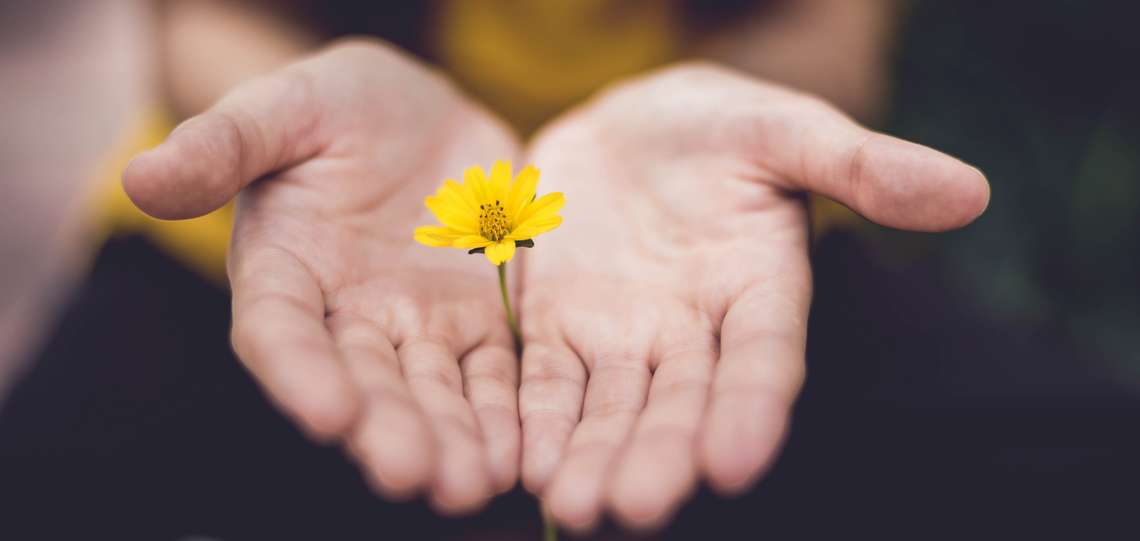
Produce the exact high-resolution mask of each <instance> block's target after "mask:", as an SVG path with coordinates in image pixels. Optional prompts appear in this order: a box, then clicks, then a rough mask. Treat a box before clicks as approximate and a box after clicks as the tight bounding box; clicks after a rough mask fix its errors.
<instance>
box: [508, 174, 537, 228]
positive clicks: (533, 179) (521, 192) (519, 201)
mask: <svg viewBox="0 0 1140 541" xmlns="http://www.w3.org/2000/svg"><path fill="white" fill-rule="evenodd" d="M538 176H539V173H538V168H536V167H535V166H533V165H528V166H526V167H524V168H523V170H522V171H519V174H518V176H516V177H515V181H514V183H513V184H511V190H510V192H509V193H508V194H507V201H506V211H507V218H508V219H510V220H511V223H512V224H513V223H518V222H517V221H516V220H517V219H518V217H519V213H521V212H522V210H523V207H525V206H526V204H527V203H530V202H531V201H532V200H533V199H534V191H535V190H536V189H538Z"/></svg>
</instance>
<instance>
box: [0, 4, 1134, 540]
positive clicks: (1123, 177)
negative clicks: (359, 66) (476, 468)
mask: <svg viewBox="0 0 1140 541" xmlns="http://www.w3.org/2000/svg"><path fill="white" fill-rule="evenodd" d="M1137 15H1140V13H1138V9H1137V8H1136V7H1135V6H1134V5H1133V4H1132V3H1130V2H1114V1H1110V0H1100V1H1094V0H1089V1H1076V0H1071V1H1066V0H1039V1H1032V2H1031V1H1028V0H1026V1H1009V2H984V1H978V0H962V1H936V0H910V1H903V0H768V1H757V0H752V1H748V0H716V1H700V2H698V1H696V0H687V1H683V0H614V1H605V0H578V1H573V0H561V1H555V0H549V1H548V0H541V1H526V0H487V1H483V2H473V1H462V0H452V1H446V0H436V1H431V2H400V3H391V2H348V1H331V2H316V1H302V0H293V1H281V2H271V1H256V2H254V1H250V2H237V1H233V2H222V1H213V0H210V1H206V0H203V1H192V0H182V1H179V0H168V1H164V2H146V1H141V0H106V1H86V0H41V1H33V0H26V1H21V0H7V1H4V2H0V190H2V191H0V193H2V195H0V539H41V538H42V539H73V538H97V539H101V538H109V539H223V540H236V539H281V538H327V539H357V538H368V539H383V538H400V539H402V538H420V539H434V538H440V539H533V538H537V533H538V528H539V525H538V522H537V519H536V516H537V515H536V511H535V509H534V504H533V502H532V500H531V499H530V498H529V497H528V496H527V495H525V494H523V493H522V492H521V491H515V492H513V493H511V494H510V495H508V496H506V497H504V498H500V499H499V500H497V501H496V502H495V503H493V504H492V506H491V507H490V508H489V509H488V510H487V511H485V512H484V513H482V514H480V515H478V516H476V517H472V518H468V519H461V520H448V519H441V518H438V517H435V516H434V515H433V514H432V513H431V512H430V511H429V510H428V509H427V508H426V506H424V505H422V504H420V503H415V502H413V503H408V504H391V503H387V502H384V501H382V500H380V499H379V498H377V497H375V496H373V495H371V494H370V493H369V492H368V490H367V488H366V486H365V485H364V483H363V482H362V481H361V479H360V478H359V477H358V475H357V474H356V472H355V469H354V467H353V466H352V465H350V464H349V463H348V462H347V460H346V459H345V458H344V457H343V456H342V455H341V454H340V452H339V451H338V450H337V449H334V448H322V447H317V446H314V445H312V444H310V443H309V442H307V441H306V440H305V439H304V438H303V437H302V436H301V435H300V433H299V432H298V431H297V430H295V429H294V428H293V426H292V425H291V424H290V423H289V422H287V421H286V420H285V419H284V418H282V417H281V416H280V415H279V414H278V413H277V412H276V411H275V410H274V409H273V408H272V406H271V405H270V404H269V403H268V402H267V401H266V399H265V398H264V397H263V396H262V395H261V393H260V392H259V391H258V389H257V387H256V386H255V384H254V383H253V381H252V380H251V379H250V377H249V376H248V375H247V374H246V373H245V372H244V371H243V369H242V368H241V366H240V364H239V363H238V362H237V361H236V359H234V357H233V354H232V352H231V351H230V349H229V343H228V325H229V319H228V318H229V299H228V293H227V290H226V287H225V278H224V270H223V268H222V263H223V260H224V252H225V243H226V239H227V237H228V227H229V220H230V212H229V210H228V209H223V210H222V211H219V212H217V213H215V214H212V215H210V216H207V217H204V218H200V219H197V220H192V221H189V222H178V223H162V222H157V221H153V220H150V219H149V218H146V217H144V216H142V215H141V214H139V213H138V212H137V211H136V210H134V208H133V206H131V205H130V203H129V201H127V200H126V198H125V196H124V195H123V194H122V191H121V188H120V187H119V183H118V175H119V172H120V171H121V170H122V167H123V166H124V164H125V161H126V159H127V158H129V156H130V155H131V154H133V153H134V152H136V151H138V150H141V149H143V148H146V147H148V146H152V145H154V144H156V143H157V142H159V141H161V139H162V137H163V136H164V135H165V134H166V133H167V132H168V131H169V130H170V129H171V128H172V127H173V126H174V125H175V124H176V122H177V121H178V119H180V118H183V117H185V116H187V115H190V114H193V113H195V112H197V111H199V110H201V109H202V108H204V107H206V106H208V105H209V104H210V103H211V102H212V101H213V100H214V99H216V98H217V97H218V96H220V95H221V94H222V93H224V92H225V89H226V88H229V87H230V86H232V85H233V84H235V83H237V82H238V81H240V80H242V79H244V78H247V77H249V76H251V75H254V74H257V73H261V72H264V71H267V70H270V69H272V68H273V67H276V66H278V65H280V64H281V63H284V62H288V61H289V60H290V59H291V58H294V57H295V56H296V55H298V54H302V53H304V52H305V51H307V50H311V49H314V48H317V47H319V46H320V45H321V43H323V42H325V41H327V40H329V39H333V38H335V37H337V36H341V35H348V34H369V35H374V36H379V37H381V38H384V39H387V40H389V41H392V42H393V43H396V44H398V45H399V46H400V47H402V48H404V49H406V50H408V51H411V52H412V53H414V54H416V55H418V56H420V57H421V58H423V59H425V60H426V61H428V62H431V63H433V64H436V65H437V66H439V67H440V69H442V70H445V71H447V72H448V73H450V74H451V75H452V76H453V77H454V78H455V80H456V81H457V82H458V83H459V84H460V85H461V86H463V87H464V88H465V89H467V90H468V91H469V92H470V93H471V94H473V95H474V96H476V97H477V98H478V99H480V100H482V101H484V102H486V103H487V104H489V105H490V106H491V107H492V108H494V109H495V110H496V111H497V112H499V113H500V114H502V115H503V116H504V117H505V118H507V119H509V120H510V121H511V122H512V123H513V124H514V125H515V126H516V128H517V129H518V130H519V132H520V133H523V134H527V133H530V132H532V131H533V130H534V129H535V128H536V127H538V126H539V125H541V124H542V123H543V122H544V121H546V120H547V119H549V118H551V117H552V116H554V115H556V114H557V113H558V112H559V111H561V110H563V109H565V108H566V107H568V106H570V105H572V104H573V103H575V102H578V101H580V100H582V99H584V98H585V97H587V96H589V95H590V94H591V93H592V92H593V91H594V90H596V89H597V88H599V87H600V86H602V85H604V84H606V83H607V82H610V81H613V80H615V79H618V78H621V77H623V76H627V75H631V74H634V73H638V72H641V71H644V70H647V69H651V68H653V67H656V66H660V65H664V64H667V63H669V62H672V61H676V60H679V59H684V58H694V57H697V58H712V59H715V60H718V61H721V62H724V63H727V64H731V65H733V66H736V67H738V68H739V69H742V70H745V71H748V72H750V73H753V74H755V75H756V76H758V77H763V78H767V79H771V80H775V81H779V82H783V83H785V84H788V85H791V86H795V87H798V88H801V89H803V90H806V91H809V92H813V93H816V94H820V95H822V96H824V97H826V98H827V99H829V100H831V101H833V102H834V103H836V104H837V105H838V106H840V107H841V108H843V109H844V110H846V111H847V112H848V113H849V114H851V115H852V116H854V117H855V118H857V119H859V120H860V121H862V122H864V123H867V124H869V125H871V126H873V127H875V128H876V129H880V130H882V131H885V132H887V133H891V134H893V135H897V136H899V137H903V138H907V139H910V140H914V141H917V142H920V143H923V144H926V145H929V146H932V147H935V148H938V149H940V150H943V151H945V152H948V153H950V154H953V155H956V156H958V157H960V158H962V159H963V160H965V161H966V162H969V163H971V164H974V165H977V166H978V167H980V168H981V169H982V170H983V171H984V172H985V173H986V174H987V176H988V177H989V179H990V182H991V183H992V187H993V196H992V201H991V204H990V207H989V210H988V211H987V212H986V213H985V214H984V215H983V216H982V217H981V219H979V220H978V221H977V222H976V223H975V224H973V225H971V226H969V227H967V228H965V229H964V230H961V231H958V232H953V233H949V234H942V235H933V236H931V235H917V234H909V233H901V232H897V231H889V230H885V229H882V228H878V227H875V226H872V225H869V224H867V223H865V222H864V221H863V220H862V219H860V218H858V217H856V216H854V215H853V214H851V213H850V212H848V211H846V210H845V209H843V208H842V207H839V206H838V205H836V204H834V203H830V202H828V201H824V200H814V201H813V222H814V226H815V235H816V243H815V248H814V253H813V259H814V263H815V288H816V297H815V304H814V306H813V310H812V316H811V320H810V323H809V345H808V364H809V377H808V381H807V386H806V388H805V391H804V394H803V396H802V397H801V399H800V401H799V403H798V405H797V409H796V415H795V417H796V419H795V422H794V423H793V425H792V429H791V435H790V439H789V441H788V443H787V445H786V447H785V450H784V452H783V454H782V456H781V458H780V459H779V461H778V462H777V463H776V465H775V467H774V468H773V470H772V471H771V473H770V474H769V475H768V476H767V477H766V478H765V479H764V480H763V481H762V482H761V483H760V484H759V485H758V486H757V487H756V488H755V489H754V490H753V491H752V492H751V493H749V494H748V495H746V496H744V497H742V498H739V499H735V500H722V499H719V498H717V497H715V496H713V495H711V494H707V493H703V492H702V493H701V494H699V495H698V497H697V498H696V500H695V501H694V502H693V503H692V504H690V505H688V506H687V507H686V508H685V509H684V510H683V511H682V512H681V513H680V515H679V516H678V517H677V519H676V520H675V521H674V523H673V525H672V526H671V527H670V528H669V529H668V530H666V531H664V532H661V533H660V534H657V535H655V536H654V537H655V538H661V539H693V538H712V539H721V538H742V537H745V538H753V537H756V538H761V537H763V538H772V539H785V538H816V537H822V536H824V535H843V536H845V537H846V536H855V535H860V536H862V535H875V536H877V537H891V538H893V537H907V538H914V537H918V538H927V537H947V536H963V535H969V536H970V537H983V538H984V537H997V536H1003V537H1006V536H1012V537H1016V538H1023V537H1030V536H1034V537H1080V538H1086V539H1103V538H1125V539H1136V538H1140V523H1138V522H1137V521H1136V519H1135V511H1136V509H1137V504H1140V495H1138V492H1137V487H1138V486H1140V461H1138V458H1140V250H1138V248H1140V32H1137V31H1136V21H1137V20H1140V19H1138V18H1137ZM519 74H529V76H527V77H520V76H519ZM624 537H625V534H623V533H622V532H620V531H619V530H617V529H616V528H608V529H606V530H605V531H603V532H601V533H600V534H599V538H601V539H622V538H624Z"/></svg>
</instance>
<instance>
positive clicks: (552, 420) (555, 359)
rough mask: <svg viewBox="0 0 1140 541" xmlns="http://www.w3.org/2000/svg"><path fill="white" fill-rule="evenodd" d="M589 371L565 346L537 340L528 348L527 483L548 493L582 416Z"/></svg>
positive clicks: (524, 409) (522, 411)
mask: <svg viewBox="0 0 1140 541" xmlns="http://www.w3.org/2000/svg"><path fill="white" fill-rule="evenodd" d="M585 392H586V369H585V367H584V366H582V361H581V360H580V359H579V358H578V355H577V354H576V353H574V351H573V350H572V349H570V348H569V347H568V346H566V345H565V344H559V345H554V344H551V343H544V342H531V343H528V344H527V345H526V349H524V350H523V359H522V381H521V384H520V385H519V418H520V419H521V421H522V438H523V451H522V479H523V486H525V487H526V489H527V490H528V491H530V492H531V493H532V494H536V495H538V494H542V491H543V490H544V489H545V488H546V485H547V483H548V482H549V480H550V476H551V475H553V474H554V470H555V468H557V466H558V463H559V461H560V460H561V458H562V451H563V449H564V448H565V447H566V442H567V441H569V440H570V434H571V433H572V432H573V431H574V427H575V426H577V424H578V418H579V416H580V415H581V413H582V398H583V395H585Z"/></svg>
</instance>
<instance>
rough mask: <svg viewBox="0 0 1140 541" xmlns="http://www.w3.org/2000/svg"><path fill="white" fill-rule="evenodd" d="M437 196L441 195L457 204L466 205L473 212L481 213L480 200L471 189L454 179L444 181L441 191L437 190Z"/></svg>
mask: <svg viewBox="0 0 1140 541" xmlns="http://www.w3.org/2000/svg"><path fill="white" fill-rule="evenodd" d="M435 195H436V197H441V198H444V199H447V200H449V201H453V202H454V203H455V204H457V205H459V206H461V207H465V208H466V209H467V210H468V211H470V212H471V213H472V214H475V215H478V214H479V202H478V201H476V200H475V197H474V196H473V195H472V194H471V191H470V190H466V189H464V188H463V185H462V184H460V183H458V182H455V181H454V180H452V179H450V178H449V179H447V180H445V181H443V186H440V188H439V191H437V192H435Z"/></svg>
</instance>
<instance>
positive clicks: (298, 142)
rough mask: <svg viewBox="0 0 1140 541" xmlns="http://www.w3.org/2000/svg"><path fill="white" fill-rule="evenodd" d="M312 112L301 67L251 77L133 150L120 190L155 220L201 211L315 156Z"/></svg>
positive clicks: (314, 115)
mask: <svg viewBox="0 0 1140 541" xmlns="http://www.w3.org/2000/svg"><path fill="white" fill-rule="evenodd" d="M318 118H319V110H318V104H317V101H316V98H315V97H314V91H313V87H312V84H311V83H310V82H309V78H308V77H307V76H306V75H305V74H304V73H303V72H301V71H299V70H293V71H288V70H285V71H280V72H277V73H276V74H273V75H270V76H266V77H264V78H260V79H255V80H251V81H249V82H246V83H243V84H241V85H239V86H238V87H236V88H235V89H234V90H233V91H231V92H230V93H229V94H227V95H226V96H225V97H224V98H222V100H221V101H219V102H218V103H217V104H216V105H214V106H213V107H211V108H210V109H209V110H208V111H206V112H205V113H202V114H200V115H198V116H195V117H193V118H190V119H188V120H186V121H185V122H183V123H182V124H181V125H179V126H178V127H177V128H175V130H174V131H173V132H172V133H171V134H170V136H169V137H167V139H166V141H164V142H163V143H162V144H160V145H159V146H157V147H155V148H153V149H151V150H148V151H146V152H143V153H141V154H139V155H138V156H135V158H134V159H132V160H131V162H130V163H129V164H127V168H126V170H125V171H124V172H123V189H124V190H125V191H126V192H127V195H128V196H129V197H130V198H131V200H132V201H133V202H134V203H135V205H137V206H138V207H139V208H140V209H142V211H143V212H146V213H147V214H149V215H151V216H154V217H155V218H161V219H166V220H180V219H185V218H193V217H196V216H201V215H203V214H206V213H208V212H210V211H213V210H215V209H217V208H219V207H221V206H222V205H225V204H226V203H227V202H228V201H229V200H230V199H232V198H233V197H234V196H235V195H237V193H238V192H239V191H241V189H242V188H244V187H245V186H246V185H247V184H249V183H250V182H253V181H254V180H256V179H257V178H259V177H262V176H264V175H266V174H269V173H272V172H274V171H276V170H279V169H281V168H284V167H287V166H289V165H292V164H294V163H297V162H299V161H302V160H304V159H306V158H308V157H310V156H312V155H313V154H315V153H316V152H317V149H318V148H319V144H318V143H319V142H318V140H317V137H316V133H317V129H316V128H317V120H318Z"/></svg>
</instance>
